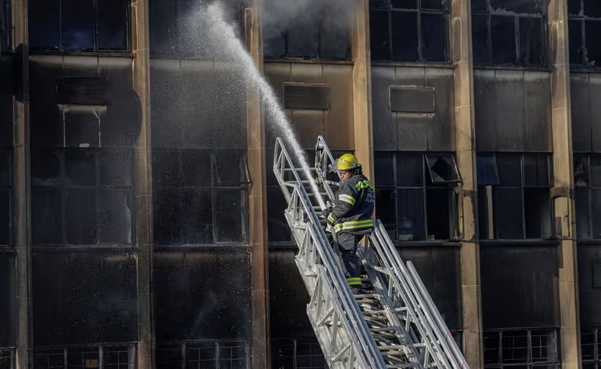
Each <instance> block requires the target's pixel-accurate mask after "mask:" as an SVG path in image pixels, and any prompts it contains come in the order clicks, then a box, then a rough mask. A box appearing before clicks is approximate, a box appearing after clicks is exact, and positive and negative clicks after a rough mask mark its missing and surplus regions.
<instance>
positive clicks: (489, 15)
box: [470, 0, 549, 69]
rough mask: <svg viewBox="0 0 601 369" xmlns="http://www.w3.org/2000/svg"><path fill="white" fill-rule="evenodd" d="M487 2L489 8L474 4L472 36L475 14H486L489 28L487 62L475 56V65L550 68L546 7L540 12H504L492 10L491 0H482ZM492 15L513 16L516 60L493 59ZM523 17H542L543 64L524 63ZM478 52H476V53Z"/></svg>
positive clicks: (472, 10)
mask: <svg viewBox="0 0 601 369" xmlns="http://www.w3.org/2000/svg"><path fill="white" fill-rule="evenodd" d="M482 1H485V3H486V8H487V10H480V9H474V7H473V6H472V9H471V15H472V35H470V37H472V39H473V35H474V27H473V22H474V18H475V17H474V16H486V17H487V22H486V28H487V36H486V39H487V41H488V42H487V59H488V61H487V62H484V63H483V62H477V61H476V60H475V57H474V66H476V67H479V66H518V67H527V68H535V69H548V68H549V43H548V40H547V35H548V33H549V27H548V22H547V15H546V14H545V12H544V9H541V10H540V13H517V12H513V11H508V12H509V14H505V13H503V12H495V13H493V12H491V11H490V9H493V7H492V5H491V3H490V2H491V0H482ZM492 16H495V17H507V18H513V28H514V30H513V38H514V40H515V60H514V62H511V63H495V62H494V60H493V55H494V50H493V45H492V25H491V19H492ZM521 19H540V21H541V36H542V42H543V43H542V49H543V54H542V55H541V56H542V58H543V62H542V63H541V64H532V63H524V62H523V61H522V55H521V49H522V48H521V45H520V43H521V41H520V20H521ZM474 54H476V53H474Z"/></svg>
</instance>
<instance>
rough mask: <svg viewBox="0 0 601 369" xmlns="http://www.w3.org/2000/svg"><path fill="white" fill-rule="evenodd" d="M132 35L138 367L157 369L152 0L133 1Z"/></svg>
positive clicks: (141, 368)
mask: <svg viewBox="0 0 601 369" xmlns="http://www.w3.org/2000/svg"><path fill="white" fill-rule="evenodd" d="M131 19H132V24H131V32H132V52H133V53H134V63H133V84H134V92H135V95H134V99H135V105H136V111H137V114H136V119H137V120H138V121H139V127H140V133H139V136H138V137H137V139H136V143H135V162H136V167H135V172H134V193H135V201H134V206H135V208H134V209H135V223H134V224H135V228H134V237H135V248H136V251H137V253H138V254H137V256H138V269H137V276H138V277H137V278H138V283H137V286H138V287H137V288H138V291H137V292H138V351H137V353H138V357H137V359H138V368H139V369H147V368H154V366H155V360H154V346H155V335H154V316H153V300H154V299H153V293H152V271H153V260H154V254H153V237H152V166H151V165H152V162H151V159H150V158H151V156H150V155H151V149H150V53H149V35H148V32H149V18H148V0H133V1H132V4H131Z"/></svg>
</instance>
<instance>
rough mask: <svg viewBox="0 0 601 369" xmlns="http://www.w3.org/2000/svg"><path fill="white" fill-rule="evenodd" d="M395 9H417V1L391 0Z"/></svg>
mask: <svg viewBox="0 0 601 369" xmlns="http://www.w3.org/2000/svg"><path fill="white" fill-rule="evenodd" d="M390 5H391V6H392V7H393V8H395V9H417V0H390Z"/></svg>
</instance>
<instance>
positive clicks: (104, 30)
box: [96, 0, 129, 50]
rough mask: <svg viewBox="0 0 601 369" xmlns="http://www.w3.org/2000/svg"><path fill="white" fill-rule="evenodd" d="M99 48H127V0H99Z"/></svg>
mask: <svg viewBox="0 0 601 369" xmlns="http://www.w3.org/2000/svg"><path fill="white" fill-rule="evenodd" d="M97 1H98V2H97V5H96V7H97V9H98V10H97V11H98V48H99V49H100V50H126V49H127V34H128V29H127V18H128V17H127V14H128V12H129V6H128V2H129V1H127V0H97Z"/></svg>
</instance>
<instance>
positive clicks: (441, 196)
mask: <svg viewBox="0 0 601 369" xmlns="http://www.w3.org/2000/svg"><path fill="white" fill-rule="evenodd" d="M450 200H451V199H450V194H449V192H448V190H447V189H440V190H426V212H427V214H428V239H434V240H448V239H449V238H451V237H450V232H449V229H450Z"/></svg>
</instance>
